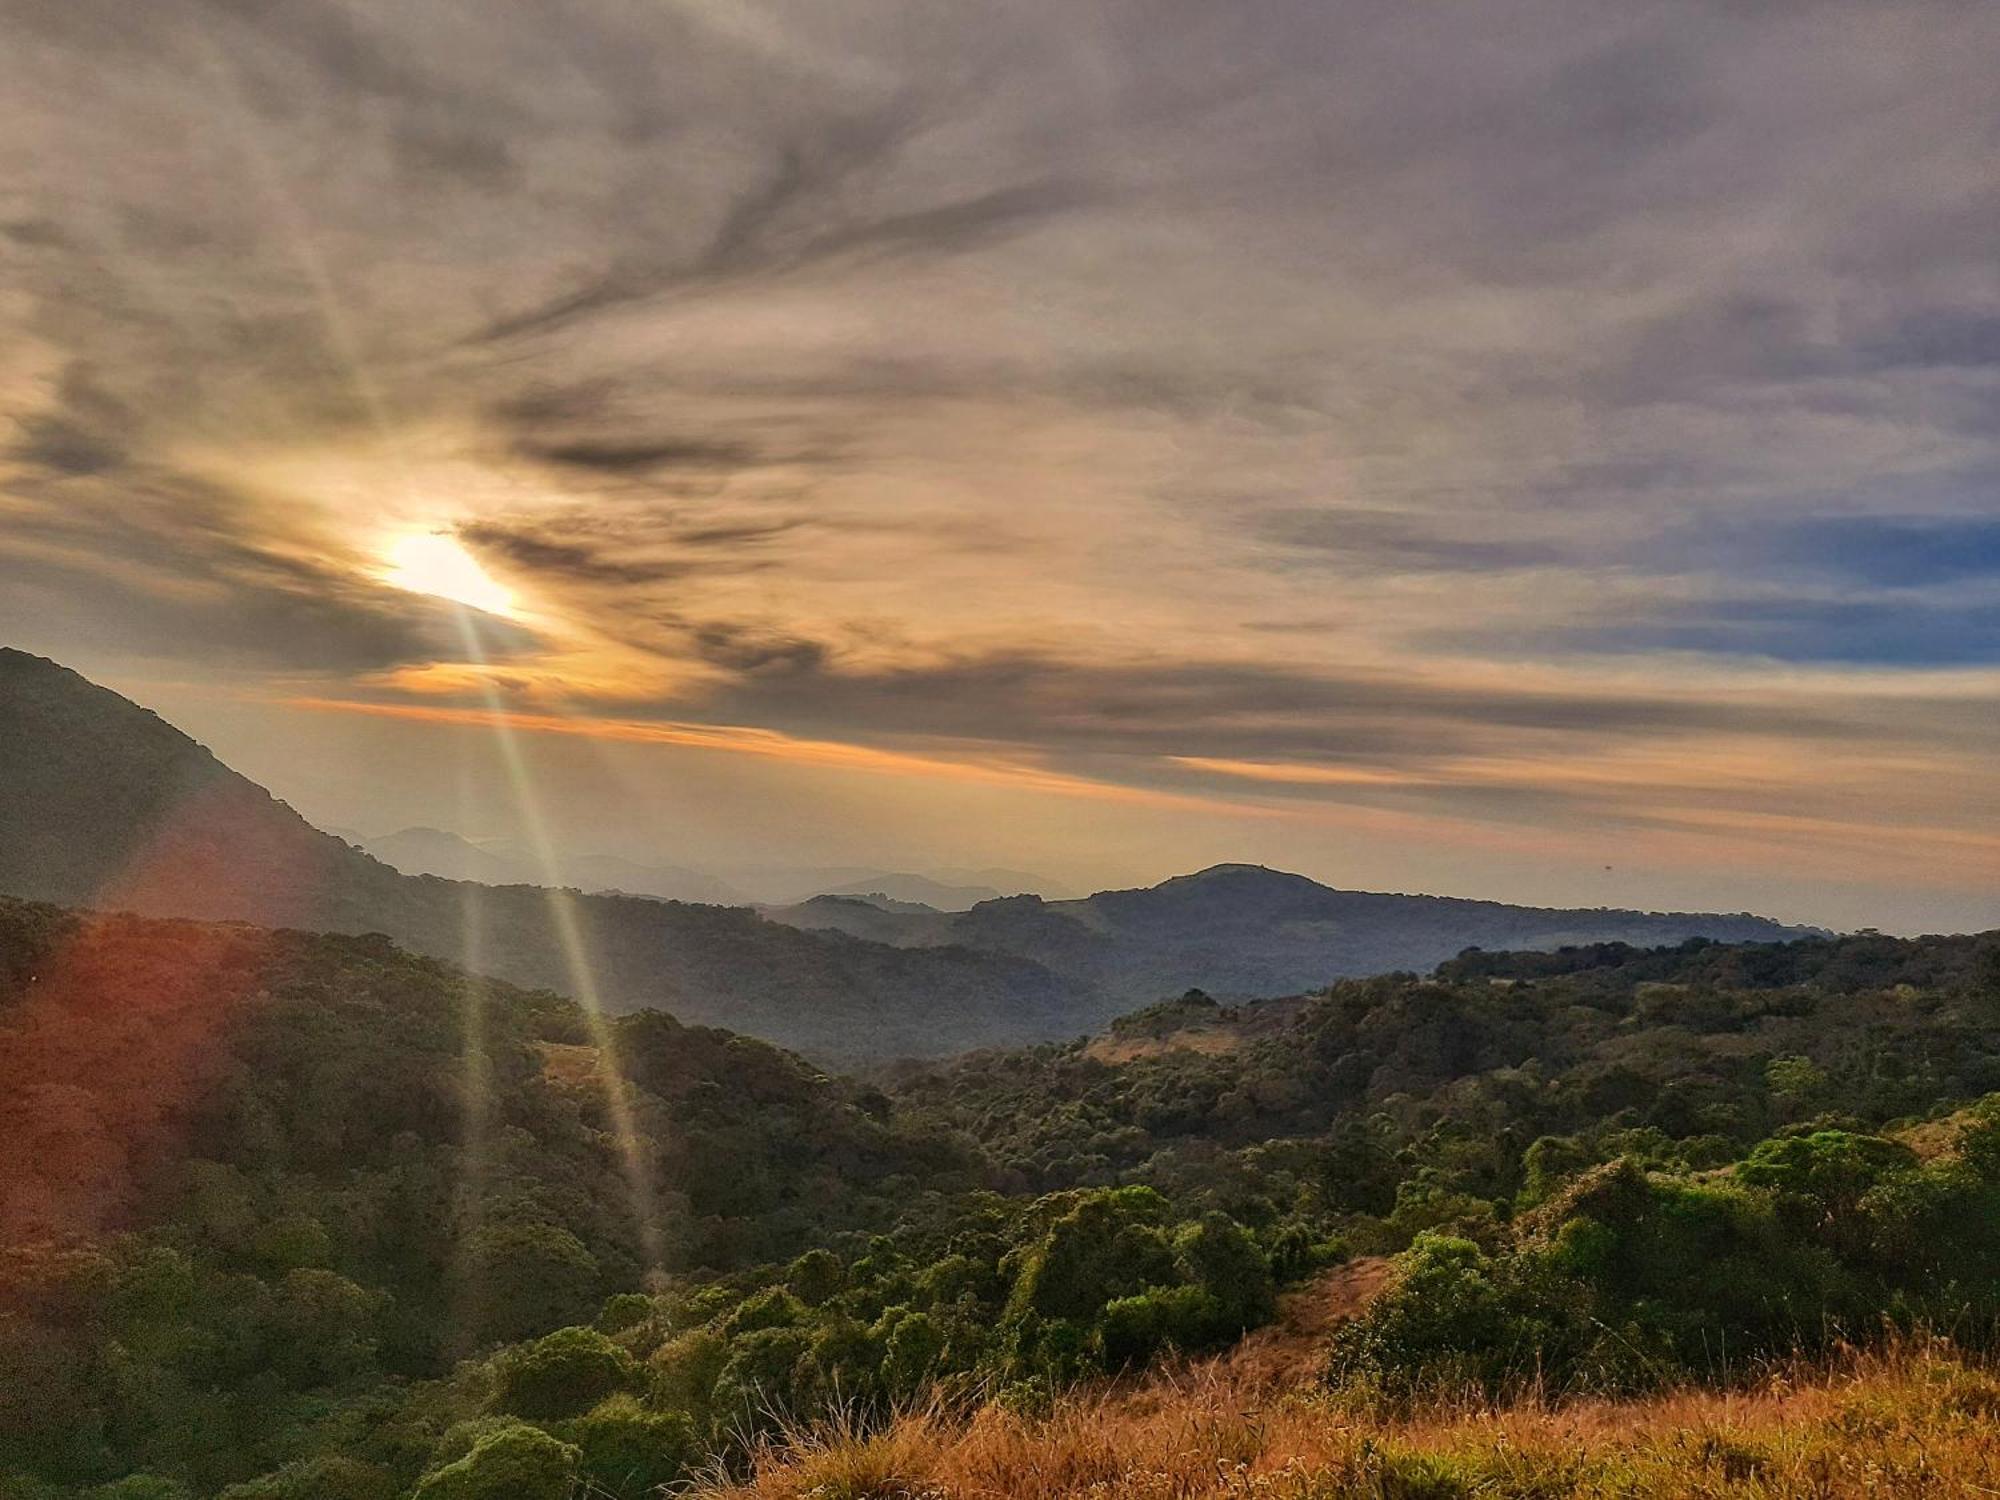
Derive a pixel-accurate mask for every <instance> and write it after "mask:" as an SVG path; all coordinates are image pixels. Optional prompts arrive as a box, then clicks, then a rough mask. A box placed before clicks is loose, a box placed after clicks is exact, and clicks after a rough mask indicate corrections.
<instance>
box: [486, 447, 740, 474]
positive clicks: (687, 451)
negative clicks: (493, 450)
mask: <svg viewBox="0 0 2000 1500" xmlns="http://www.w3.org/2000/svg"><path fill="white" fill-rule="evenodd" d="M520 448H521V451H522V452H523V453H525V454H527V455H528V456H529V457H530V458H536V459H540V460H541V461H542V462H544V463H550V464H557V465H560V466H562V467H565V468H572V469H587V470H591V471H593V472H597V473H604V474H644V473H650V472H653V471H655V470H658V469H704V470H706V469H742V468H747V467H749V466H750V465H751V464H753V463H755V462H757V461H758V455H757V450H756V449H754V448H752V447H751V446H750V445H749V444H747V443H731V442H724V441H720V440H717V439H713V438H653V439H641V440H620V439H616V438H569V439H557V440H552V441H540V440H533V439H530V440H526V441H523V442H522V443H521V445H520Z"/></svg>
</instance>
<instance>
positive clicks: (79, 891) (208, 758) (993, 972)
mask: <svg viewBox="0 0 2000 1500" xmlns="http://www.w3.org/2000/svg"><path fill="white" fill-rule="evenodd" d="M56 746H60V747H62V749H61V751H60V753H51V747H56ZM0 754H4V755H5V764H4V766H0V770H4V771H5V773H6V774H5V778H4V790H0V891H5V892H9V893H12V894H16V895H21V896H26V897H30V898H33V899H37V900H46V901H56V902H63V903H69V904H77V905H96V906H106V907H112V908H124V909H130V910H133V911H138V912H142V913H146V914H149V915H161V916H184V917H195V918H202V919H206V920H228V921H247V922H256V923H259V924H261V925H265V926H284V927H302V928H309V929H322V930H329V931H338V932H382V933H386V934H388V935H389V936H391V937H392V938H395V939H397V940H398V941H400V942H402V943H405V944H407V945H408V946H410V947H411V948H413V949H415V950H416V951H419V952H424V953H430V954H433V955H435V956H438V957H441V958H449V959H453V960H456V961H459V962H461V963H464V964H466V965H467V966H468V967H471V968H474V969H476V970H479V971H481V972H486V973H490V974H493V975H494V976H496V977H499V978H504V979H507V980H509V981H511V982H513V983H517V984H530V985H541V986H546V987H549V988H553V989H556V990H560V991H564V992H567V993H569V994H571V995H572V997H573V998H576V999H578V1000H580V1001H583V1002H585V1003H589V1004H593V1005H597V1006H601V1007H602V1008H603V1009H605V1010H606V1011H609V1012H621V1011H628V1010H634V1009H637V1008H640V1007H642V1006H654V1007H657V1008H662V1009H666V1010H670V1011H672V1012H673V1013H674V1014H676V1015H678V1016H680V1017H681V1018H682V1019H684V1020H687V1021H693V1022H700V1023H704V1024H713V1025H726V1026H729V1027H731V1028H732V1029H734V1030H740V1031H745V1032H748V1033H750V1034H752V1035H755V1036H761V1037H765V1038H767V1039H769V1040H772V1041H775V1042H778V1043H779V1044H781V1045H784V1046H790V1047H796V1048H799V1049H801V1050H803V1051H805V1052H807V1053H810V1054H812V1055H815V1056H818V1057H821V1058H825V1059H828V1060H834V1061H848V1062H852V1061H857V1060H862V1059H870V1058H872V1059H877V1060H880V1059H888V1058H895V1057H900V1056H941V1055H944V1054H947V1053H950V1052H956V1051H964V1050H966V1049H968V1048H971V1047H976V1046H987V1045H995V1044H1006V1043H1022V1042H1032V1041H1044V1040H1054V1039H1066V1038H1070V1037H1074V1036H1077V1035H1079V1034H1082V1033H1086V1032H1090V1031H1093V1030H1095V1029H1096V1028H1098V1027H1100V1026H1102V1025H1103V1024H1104V1023H1105V1022H1107V1021H1109V1020H1110V1019H1111V1018H1112V1017H1113V1016H1114V1015H1117V1014H1119V1013H1120V1012H1121V1011H1123V1010H1126V1009H1129V1008H1131V1007H1132V1006H1134V1005H1137V1004H1144V1003H1147V1002H1149V1001H1152V1000H1156V999H1159V998H1160V997H1162V996H1164V995H1170V994H1177V993H1179V992H1181V991H1183V990H1186V989H1203V990H1208V991H1211V992H1213V993H1215V994H1217V995H1220V996H1223V997H1248V996H1256V995H1268V994H1282V993H1288V992H1292V991H1296V990H1299V989H1303V988H1307V987H1310V986H1313V985H1319V984H1324V983H1326V982H1327V981H1328V980H1331V979H1334V978H1338V977H1341V976H1343V975H1351V974H1363V973H1372V972H1378V971H1382V970H1389V969H1415V970H1423V969H1429V968H1431V967H1433V966H1434V965H1436V964H1437V963H1439V962H1440V961H1442V960H1444V959H1447V958H1450V957H1452V956H1454V955H1455V954H1457V953H1458V952H1459V951H1460V950H1462V949H1465V948H1469V947H1488V948H1502V947H1555V946H1560V945H1563V944H1573V943H1579V942H1613V941H1623V942H1631V943H1634V944H1640V945H1646V944H1654V943H1670V942H1678V941H1681V940H1682V939H1685V938H1689V937H1710V938H1734V939H1756V940H1772V939H1777V938H1781V937H1784V936H1787V935H1790V934H1791V933H1792V931H1793V929H1788V928H1785V927H1782V926H1780V925H1779V924H1777V923H1773V922H1768V921H1765V920H1763V919H1760V918H1756V917H1750V916H1714V915H1711V916H1698V915H1664V914H1657V913H1650V914H1649V913H1640V912H1617V911H1566V912H1564V911H1541V910H1536V909H1533V908H1523V907H1509V906H1503V905H1499V904H1497V903H1490V902H1474V901H1448V900H1442V899H1438V898H1432V897H1418V896H1378V895H1370V894H1366V893H1360V892H1342V891H1333V890H1328V889H1327V888H1325V887H1323V886H1319V885H1317V884H1315V883H1314V882H1312V881H1309V880H1306V879H1304V878H1302V877H1299V876H1288V875H1283V874H1280V873H1278V872H1275V871H1270V870H1263V869H1259V868H1255V867H1250V866H1220V867H1217V868H1215V869H1213V870H1208V871H1204V872H1202V873H1200V874H1198V875H1191V876H1187V877H1183V878H1180V879H1177V880H1172V881H1168V882H1166V883H1165V884H1163V885H1161V886H1157V887H1154V888H1152V889H1149V890H1139V891H1109V892H1103V893H1100V894H1099V895H1096V896H1092V897H1089V898H1087V899H1085V900H1080V901H1055V902H1050V901H1045V900H1043V899H1042V898H1040V897H1038V896H1013V897H995V898H992V899H988V900H985V901H982V902H980V903H979V904H977V905H974V906H972V907H971V908H970V909H969V910H967V911H965V912H962V913H944V912H940V911H935V910H929V909H917V910H912V909H910V908H911V907H912V906H913V905H915V903H909V902H898V901H895V900H894V899H892V898H885V899H882V900H877V899H875V898H874V896H873V894H872V893H871V895H867V896H854V895H841V894H827V895H822V896H818V897H814V898H812V899H810V900H808V901H806V902H804V903H802V904H799V905H795V906H788V907H778V908H766V909H765V910H764V911H763V912H762V913H760V912H758V911H753V910H750V909H745V908H733V907H722V906H697V905H691V904H688V903H686V902H684V901H661V900H655V899H649V898H646V897H641V896H636V895H611V894H602V893H600V894H579V893H575V892H562V891H555V892H552V891H550V890H544V889H540V888H536V887H531V886H525V885H518V884H509V885H504V886H489V885H486V884H483V883H479V882H474V881H470V880H462V879H461V880H448V879H444V878H442V877H437V876H410V875H405V874H402V873H401V872H400V871H398V870H396V869H393V868H391V867H390V866H389V865H387V864H385V863H383V862H381V861H380V860H377V859H375V858H373V857H371V856H370V855H368V854H367V853H365V852H363V850H361V849H359V848H356V847H355V846H353V845H350V844H348V843H346V842H345V841H343V840H341V839H339V838H337V837H335V836H333V835H330V834H326V833H322V832H320V831H319V830H317V829H314V828H312V827H311V826H310V825H308V824H307V823H306V822H305V821H304V820H303V819H302V818H300V817H299V816H298V815H297V814H296V813H294V812H293V811H292V810H291V809H290V808H288V807H287V806H285V805H284V804H283V803H281V802H278V801H277V800H275V799H274V798H273V797H271V795H270V794H269V793H268V792H266V791H264V790H263V789H262V788H261V787H258V786H256V785H254V784H253V783H251V782H249V781H246V780H245V779H244V778H242V777H240V776H238V775H236V774H235V773H234V772H232V771H230V770H229V769H228V768H227V767H226V766H223V765H222V764H221V763H220V762H218V761H216V760H215V758H214V757H213V756H212V755H210V754H209V753H208V752H207V751H206V750H204V749H203V748H202V747H201V746H199V745H198V744H196V743H195V742H194V741H192V740H190V739H188V738H187V737H186V736H184V735H182V734H180V733H179V732H178V731H176V730H175V729H173V728H172V727H171V726H170V725H168V724H166V723H165V722H164V721H162V720H160V719H159V718H157V717H156V716H154V715H152V714H150V713H148V712H146V711H145V710H143V709H141V708H139V707H138V706H137V705H135V704H132V703H129V702H127V701H126V700H124V699H121V698H119V697H118V696H117V695H115V694H113V693H110V692H108V691H106V690H104V689H102V688H98V687H95V686H93V685H91V684H90V683H88V682H86V681H84V680H83V679H82V678H80V677H78V676H76V675H75V674H74V673H72V672H69V671H67V670H65V669H63V668H61V667H59V666H57V665H56V664H54V663H52V662H48V661H44V660H42V659H39V658H35V657H31V656H28V655H25V654H23V653H21V652H17V651H11V650H8V651H0ZM424 842H425V843H427V844H429V845H431V846H432V847H433V848H434V847H435V846H436V845H437V843H438V842H439V841H438V840H435V839H430V840H425V841H424ZM403 843H404V845H405V846H407V844H408V843H409V841H408V840H405V841H403ZM464 847H465V849H471V847H472V846H469V845H466V846H464ZM388 852H392V853H393V852H396V851H395V849H394V848H392V849H391V850H390V851H388ZM461 852H462V851H461ZM474 852H479V851H476V850H475V851H474ZM494 858H495V861H496V863H495V866H494V868H493V869H492V871H491V873H493V874H495V875H496V876H497V875H500V874H504V873H513V871H514V868H515V867H514V866H512V865H508V864H506V863H505V862H504V861H502V860H500V858H499V857H498V856H495V857H494ZM467 873H471V872H470V871H468V872H467ZM482 873H485V872H484V871H482ZM558 873H559V874H561V873H571V874H573V873H574V872H573V871H561V870H560V868H558ZM861 883H862V884H864V885H867V884H871V883H881V882H871V881H869V880H866V879H864V880H863V881H862V882H861ZM904 888H905V889H908V888H909V887H907V886H906V887H904ZM919 889H921V887H919ZM585 987H587V989H588V993H587V994H582V993H579V990H581V989H584V988H585Z"/></svg>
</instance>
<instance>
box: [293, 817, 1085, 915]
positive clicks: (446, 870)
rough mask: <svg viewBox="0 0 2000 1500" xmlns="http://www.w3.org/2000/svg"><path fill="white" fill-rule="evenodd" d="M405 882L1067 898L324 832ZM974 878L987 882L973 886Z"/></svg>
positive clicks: (737, 895)
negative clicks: (547, 864)
mask: <svg viewBox="0 0 2000 1500" xmlns="http://www.w3.org/2000/svg"><path fill="white" fill-rule="evenodd" d="M328 832H331V833H335V834H337V835H338V836H339V837H341V838H343V839H345V840H346V841H347V842H348V843H350V844H354V845H357V846H359V847H360V848H361V849H363V850H365V851H367V852H368V853H369V854H372V855H374V856H375V857H376V858H377V859H379V860H381V861H382V863H383V864H385V865H391V866H393V867H395V868H396V869H398V870H401V871H402V872H403V873H404V874H405V875H441V876H443V877H444V878H445V879H447V880H476V881H479V882H480V883H482V884H484V885H563V886H574V887H576V888H577V889H578V890H583V891H591V892H609V893H613V894H617V895H625V896H654V897H657V898H659V899H660V900H662V901H690V902H694V903H697V904H700V905H706V906H756V905H759V904H761V903H775V904H779V905H794V904H796V903H798V902H800V901H802V900H807V899H810V898H811V897H814V896H819V895H833V896H867V897H873V898H879V899H881V900H884V901H893V902H900V903H905V904H916V905H921V906H922V907H924V908H925V909H927V910H929V909H935V910H938V911H947V912H951V911H965V910H966V909H967V908H969V907H973V906H976V905H978V904H979V903H980V902H982V901H994V900H998V899H999V898H1000V897H1002V896H1014V895H1020V894H1023V893H1035V894H1039V895H1042V896H1049V897H1055V896H1061V895H1067V894H1068V893H1067V892H1064V891H1063V890H1062V889H1061V887H1060V886H1058V885H1057V884H1056V883H1055V882H1053V881H1049V880H1044V879H1042V878H1040V877H1038V876H1034V875H1027V874H1023V873H1021V872H1020V871H1017V870H983V871H952V872H949V878H947V877H946V876H944V875H923V874H915V873H912V872H909V871H902V870H876V869H868V868H838V869H831V870H786V869H766V870H748V871H745V872H743V873H742V875H741V877H740V883H732V882H731V881H729V880H726V879H723V878H721V877H719V876H716V875H711V874H709V873H708V872H706V871H704V870H691V869H688V868H686V867H685V866H682V865H661V864H651V863H646V862H642V861H639V860H631V859H621V858H619V857H618V856H616V855H611V854H569V853H564V854H561V855H559V856H558V859H559V863H558V865H557V868H556V869H555V870H553V871H550V870H548V869H545V868H543V867H542V865H541V863H540V862H539V861H538V860H537V859H536V858H535V857H534V856H533V855H531V854H529V853H527V852H526V851H524V850H522V849H519V848H516V847H514V846H512V845H511V844H507V843H503V842H475V841H474V840H472V839H468V838H464V837H462V836H461V835H459V834H456V833H451V832H448V831H447V830H445V829H442V828H404V829H400V830H398V831H397V832H395V833H389V834H384V835H382V836H381V837H379V838H365V837H363V836H362V835H360V834H356V833H351V832H348V831H345V830H341V829H329V830H328ZM982 879H989V880H991V882H992V883H991V884H983V883H980V881H981V880H982Z"/></svg>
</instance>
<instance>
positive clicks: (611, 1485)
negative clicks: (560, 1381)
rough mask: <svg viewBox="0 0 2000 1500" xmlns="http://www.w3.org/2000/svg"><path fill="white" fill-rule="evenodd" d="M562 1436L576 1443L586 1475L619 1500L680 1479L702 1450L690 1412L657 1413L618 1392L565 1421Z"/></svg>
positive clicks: (637, 1499)
mask: <svg viewBox="0 0 2000 1500" xmlns="http://www.w3.org/2000/svg"><path fill="white" fill-rule="evenodd" d="M561 1435H562V1437H563V1438H564V1439H565V1440H567V1441H568V1442H570V1443H572V1444H573V1445H575V1447H576V1449H577V1452H578V1454H579V1455H580V1459H579V1462H580V1466H581V1472H582V1475H583V1477H584V1478H585V1479H586V1480H588V1481H589V1482H590V1484H591V1485H592V1486H593V1487H594V1488H595V1489H597V1490H600V1491H603V1492H604V1493H606V1494H609V1495H615V1496H618V1497H619V1500H640V1497H642V1496H647V1495H650V1494H652V1493H653V1492H654V1491H655V1490H657V1489H659V1488H660V1487H661V1486H662V1485H669V1484H674V1483H677V1482H678V1481H679V1480H680V1479H682V1478H683V1477H684V1476H685V1474H686V1472H687V1470H688V1468H689V1466H690V1464H691V1463H692V1461H693V1460H694V1459H695V1457H696V1456H697V1454H698V1451H699V1450H698V1443H697V1438H696V1434H695V1427H694V1423H693V1422H692V1421H691V1420H690V1419H689V1417H688V1415H687V1414H686V1413H685V1412H679V1411H657V1410H654V1409H652V1408H649V1407H647V1406H645V1405H644V1404H642V1403H641V1402H640V1401H639V1400H637V1399H636V1398H635V1397H633V1396H630V1395H617V1396H613V1397H611V1398H610V1399H609V1400H607V1401H605V1402H603V1403H602V1404H601V1405H599V1406H597V1407H595V1408H593V1409H592V1410H591V1411H590V1412H588V1413H587V1414H585V1415H584V1416H581V1417H578V1418H577V1419H576V1420H575V1421H573V1422H569V1423H566V1424H564V1426H563V1427H562V1429H561Z"/></svg>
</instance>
